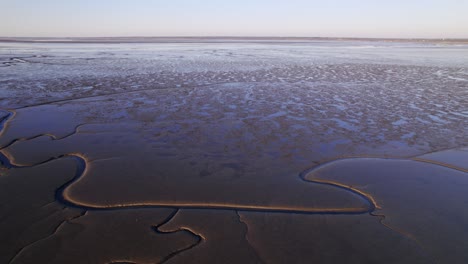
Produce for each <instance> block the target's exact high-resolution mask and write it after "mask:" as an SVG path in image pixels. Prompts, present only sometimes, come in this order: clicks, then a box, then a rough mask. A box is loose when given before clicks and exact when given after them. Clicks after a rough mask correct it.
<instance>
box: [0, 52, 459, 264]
mask: <svg viewBox="0 0 468 264" xmlns="http://www.w3.org/2000/svg"><path fill="white" fill-rule="evenodd" d="M286 46H287V45H286ZM178 48H181V49H183V51H176V52H175V53H177V52H179V53H184V54H185V53H186V54H192V55H194V54H199V53H200V52H202V51H200V50H196V51H187V50H185V49H186V48H185V47H184V46H181V47H178ZM178 48H174V47H171V48H170V49H169V50H172V49H175V50H177V49H178ZM276 48H277V49H278V51H277V53H275V52H266V51H265V50H264V49H259V50H256V51H258V52H257V53H255V52H253V51H252V50H251V47H249V48H245V47H243V48H241V49H240V50H237V51H236V50H233V52H234V53H236V55H237V56H234V57H233V58H232V60H233V61H232V65H230V66H226V65H224V64H220V62H223V63H224V62H225V59H226V56H228V55H227V54H229V52H228V53H226V54H224V53H222V52H217V54H216V56H215V55H213V54H214V53H213V54H212V53H209V52H208V51H207V52H208V53H209V54H211V55H206V56H207V57H206V58H204V59H201V61H200V62H197V63H193V62H191V61H190V60H185V59H177V60H173V59H171V58H172V57H173V56H174V58H179V56H175V55H174V54H172V52H173V51H171V52H169V53H168V52H167V51H160V50H157V51H153V50H152V49H151V48H150V49H149V50H139V51H136V52H141V53H142V54H145V56H146V55H148V54H147V53H148V52H149V53H151V54H152V55H154V54H153V53H152V52H156V53H160V54H159V55H160V57H158V58H159V59H158V60H156V61H153V60H151V59H149V58H152V57H148V58H146V57H145V58H144V60H146V61H145V63H141V59H142V58H143V57H138V56H137V57H136V58H135V57H133V55H132V56H130V55H128V56H127V55H125V56H124V55H122V54H119V52H116V53H115V54H114V53H109V54H108V53H106V54H104V53H102V54H101V53H99V54H97V55H96V54H94V55H96V56H97V57H99V58H101V61H99V60H97V61H95V60H86V63H83V56H84V55H83V54H78V55H77V54H75V55H76V56H75V57H70V58H69V57H67V56H63V55H57V56H55V57H54V56H51V57H47V56H41V57H39V56H35V55H31V56H17V57H18V58H20V57H21V58H22V57H28V58H27V59H26V60H25V61H24V62H21V63H20V62H18V63H16V64H9V66H8V67H5V68H4V69H8V70H9V75H8V76H10V75H11V76H25V77H24V78H22V79H21V80H13V79H9V78H10V77H8V76H5V77H0V82H2V84H4V85H5V87H8V89H9V90H8V93H9V96H8V97H5V99H3V98H2V100H1V101H0V105H1V106H2V107H3V108H4V109H9V110H1V111H0V162H1V166H0V198H1V199H2V201H3V202H2V204H1V207H0V234H1V237H2V242H1V245H2V247H0V253H1V254H0V262H1V263H309V262H317V263H464V262H466V261H467V260H468V255H467V254H466V253H465V251H466V250H461V249H464V248H466V247H467V246H468V245H466V243H465V240H466V239H465V238H466V237H467V235H468V234H467V232H468V230H467V229H466V225H465V224H464V223H466V222H468V215H467V214H466V210H465V209H464V205H465V204H466V203H468V200H467V196H466V195H465V189H466V186H468V177H467V176H468V175H467V170H468V168H467V164H468V162H467V160H468V151H467V149H466V147H463V146H465V145H466V136H467V134H466V132H467V131H466V127H467V126H466V125H467V124H466V111H465V110H466V109H465V108H466V107H465V106H466V105H464V102H463V99H462V98H463V95H464V93H465V91H466V85H465V83H464V82H463V81H461V80H460V79H461V77H462V76H463V75H464V70H463V67H464V66H463V65H451V64H450V62H446V61H445V62H446V63H448V64H449V65H448V66H444V67H442V66H438V67H435V66H433V65H425V64H424V63H422V62H418V63H416V64H417V65H412V64H411V63H412V62H411V63H409V62H408V61H407V58H401V60H402V61H399V62H398V63H401V65H400V64H395V62H393V63H389V64H379V63H377V62H375V61H372V59H368V60H367V61H365V62H362V63H349V61H347V60H346V59H344V61H341V60H343V59H339V63H337V62H327V63H325V62H323V61H319V62H314V63H313V64H311V63H310V61H308V60H303V59H299V58H298V57H296V56H293V57H292V58H290V57H288V56H289V55H287V54H290V53H289V52H291V50H294V51H295V52H299V53H301V52H302V54H303V55H305V54H307V55H309V56H311V54H314V55H316V53H313V52H312V53H311V51H310V50H309V49H311V48H310V47H309V48H307V47H294V48H291V50H284V47H282V46H278V47H276ZM230 49H232V47H230ZM39 50H40V49H39ZM67 52H71V53H73V51H67ZM67 52H66V53H65V54H68V53H67ZM330 52H332V51H330ZM208 53H207V54H208ZM332 53H333V52H332ZM220 54H221V55H220ZM223 54H224V55H223ZM252 54H256V56H257V57H255V59H253V57H251V56H250V55H252ZM278 54H280V55H278ZM94 55H92V56H94ZM248 55H249V56H248ZM141 56H143V55H141ZM217 56H221V57H222V58H221V59H218V58H217ZM252 56H253V55H252ZM97 57H96V58H97ZM215 57H216V58H215ZM116 58H119V59H120V60H121V61H122V64H121V66H120V67H122V68H121V69H119V68H115V71H116V72H118V73H119V74H120V76H119V74H117V75H116V76H111V75H113V74H114V73H111V74H110V75H108V74H107V73H104V71H105V69H106V68H107V67H111V66H110V64H109V63H112V62H115V59H116ZM161 58H162V59H161ZM278 59H280V60H278ZM322 59H323V58H322ZM439 59H440V58H439ZM36 60H44V62H45V63H41V64H40V63H29V61H36ZM252 60H254V61H252ZM441 60H443V58H442V59H441ZM63 62H68V63H69V65H71V66H66V65H65V64H63ZM247 62H252V63H251V64H248V65H250V66H249V68H242V67H240V66H242V65H247V64H246V63H247ZM88 63H89V65H88ZM181 64H183V65H181ZM20 65H21V67H24V68H19V66H20ZM56 65H61V67H62V68H63V69H64V72H58V71H55V72H54V71H53V68H54V67H55V66H56ZM87 65H88V66H90V67H94V68H93V71H92V74H94V75H89V76H88V77H83V75H81V74H77V73H82V74H83V73H85V72H88V71H89V69H87V68H86V67H87ZM197 65H204V66H205V67H207V69H208V70H206V71H201V70H200V69H199V68H198V67H195V66H197ZM182 66H185V67H182ZM132 67H136V68H137V69H138V71H137V73H138V74H137V73H135V72H134V71H133V70H132ZM440 68H442V69H443V70H441V69H440ZM28 69H35V70H36V71H37V72H36V73H35V74H33V75H28V74H27V72H26V71H28ZM182 69H183V70H182ZM127 71H128V72H127ZM39 72H40V73H43V74H44V75H40V74H38V73H39ZM434 72H435V73H437V74H434ZM26 76H28V77H26ZM447 76H452V77H453V76H456V78H457V79H453V78H447ZM423 87H424V88H423ZM442 87H450V89H451V91H450V92H451V94H448V93H447V91H446V90H444V89H443V88H442ZM10 88H11V89H10ZM36 88H37V89H36ZM31 89H32V90H34V89H36V90H34V92H37V96H31V91H32V90H31ZM441 101H442V102H443V104H442V103H441ZM420 131H424V133H420Z"/></svg>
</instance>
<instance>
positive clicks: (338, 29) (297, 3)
mask: <svg viewBox="0 0 468 264" xmlns="http://www.w3.org/2000/svg"><path fill="white" fill-rule="evenodd" d="M0 36H3V37H110V36H285V37H288V36H296V37H375V38H468V0H360V1H358V0H321V1H316V0H232V1H221V0H218V1H216V0H166V1H162V0H0Z"/></svg>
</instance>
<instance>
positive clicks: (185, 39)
mask: <svg viewBox="0 0 468 264" xmlns="http://www.w3.org/2000/svg"><path fill="white" fill-rule="evenodd" d="M326 41H349V42H351V41H363V42H395V43H398V42H403V43H432V44H468V38H467V39H454V38H447V39H444V38H433V39H421V38H414V39H413V38H348V37H343V38H337V37H334V38H327V37H232V36H219V37H202V36H200V37H195V36H194V37H139V36H134V37H62V38H59V37H0V43H1V42H3V43H15V42H17V43H83V44H86V43H90V44H92V43H103V44H106V43H116V44H118V43H313V42H326Z"/></svg>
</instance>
